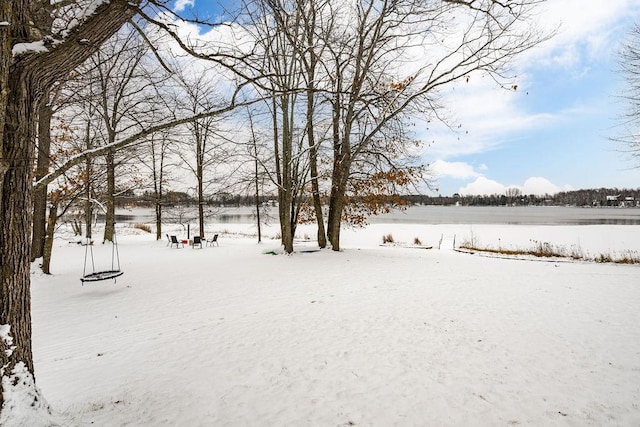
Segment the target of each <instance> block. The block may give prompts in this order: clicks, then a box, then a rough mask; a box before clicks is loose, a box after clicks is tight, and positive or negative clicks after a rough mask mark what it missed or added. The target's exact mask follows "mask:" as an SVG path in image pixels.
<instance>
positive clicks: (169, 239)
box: [165, 234, 171, 246]
mask: <svg viewBox="0 0 640 427" xmlns="http://www.w3.org/2000/svg"><path fill="white" fill-rule="evenodd" d="M165 236H167V246H169V245H170V244H171V237H169V235H168V234H165Z"/></svg>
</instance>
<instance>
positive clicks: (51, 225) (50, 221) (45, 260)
mask: <svg viewBox="0 0 640 427" xmlns="http://www.w3.org/2000/svg"><path fill="white" fill-rule="evenodd" d="M59 204H60V198H59V197H58V195H53V196H52V197H51V206H49V217H48V218H47V229H46V235H45V242H44V248H43V253H42V272H43V273H44V274H51V254H52V253H53V235H54V233H55V230H56V223H57V222H58V206H59Z"/></svg>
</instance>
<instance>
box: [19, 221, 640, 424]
mask: <svg viewBox="0 0 640 427" xmlns="http://www.w3.org/2000/svg"><path fill="white" fill-rule="evenodd" d="M241 228H242V226H240V225H236V226H229V227H225V230H222V229H221V230H220V231H227V232H230V231H239V230H240V229H241ZM245 229H246V230H245V231H250V230H249V228H248V227H246V226H245ZM309 230H310V231H309V233H308V234H310V235H313V231H312V229H309ZM460 230H462V231H460ZM468 230H469V227H468V226H467V227H466V228H464V227H462V226H460V227H458V229H455V227H454V226H440V227H438V226H411V227H409V226H404V228H403V226H400V225H391V226H389V225H384V224H378V225H372V226H370V227H369V228H367V229H366V230H359V231H353V232H351V231H347V232H345V234H344V237H343V245H344V247H345V248H346V249H345V250H344V251H343V252H341V253H334V252H332V251H319V252H310V253H296V254H294V255H292V256H284V255H281V256H273V255H265V254H264V252H265V251H267V250H269V249H275V248H277V247H278V243H277V241H274V240H266V241H265V242H264V243H262V244H260V245H258V244H256V242H255V239H254V238H249V237H239V236H237V235H233V234H222V235H221V237H220V247H213V248H211V247H207V248H204V249H202V250H200V249H191V248H188V247H187V248H184V249H175V248H174V249H172V248H169V247H167V246H166V241H158V242H156V241H155V240H153V236H152V235H149V234H138V235H136V234H135V233H130V234H129V235H127V234H128V233H126V232H125V231H126V230H119V233H120V234H119V253H120V259H121V266H122V269H123V270H124V271H125V274H124V275H123V276H122V277H120V278H118V280H117V283H114V282H113V281H104V282H98V283H89V284H85V285H84V286H81V283H80V280H79V277H80V275H81V273H82V263H83V257H84V248H83V247H81V246H79V245H73V244H68V243H66V241H65V240H64V239H59V240H57V241H56V247H55V249H54V257H53V263H52V271H53V272H54V275H53V276H44V275H42V274H40V273H38V270H37V269H36V268H34V269H33V275H32V279H33V286H32V288H33V296H32V298H33V301H32V304H33V325H34V326H33V327H34V359H35V368H36V378H37V382H38V385H39V387H40V388H41V389H42V390H43V392H44V396H45V397H46V398H47V399H48V401H49V403H50V404H51V405H52V406H53V408H54V409H55V410H56V411H58V412H59V419H60V423H61V424H62V425H65V426H67V425H68V426H87V425H96V426H125V425H130V426H213V425H215V426H227V425H229V426H303V425H309V426H347V425H361V426H392V425H398V426H412V425H416V426H424V425H439V426H449V425H450V426H461V425H487V426H495V425H536V426H541V425H545V426H548V425H574V426H584V425H593V426H601V425H638V424H640V327H638V325H640V267H638V266H625V265H611V264H589V263H566V262H531V261H518V260H504V259H494V258H487V257H480V256H477V255H467V254H461V253H457V252H454V251H452V250H451V249H450V246H451V245H452V242H453V234H455V233H459V234H458V236H460V235H461V234H465V233H466V232H467V231H468ZM496 230H497V231H496ZM504 230H505V228H504V227H503V228H496V227H490V226H486V227H484V228H482V227H478V228H476V229H475V230H474V233H476V234H477V235H478V237H479V238H480V239H481V240H482V239H486V240H487V243H488V242H489V241H491V240H492V239H493V240H495V239H496V238H501V239H502V240H504V237H501V236H505V234H504V233H505V232H506V233H507V234H508V235H514V236H526V235H528V236H531V237H529V238H538V237H537V236H536V235H535V234H536V233H537V232H538V231H540V230H543V231H544V229H540V227H538V228H536V227H527V226H514V227H511V228H509V229H507V230H506V231H504ZM554 230H555V232H551V234H554V235H555V236H556V237H557V238H561V237H562V236H564V235H568V236H570V237H568V238H567V239H568V242H569V243H571V241H574V240H572V239H575V237H571V236H573V235H572V234H571V233H578V234H579V235H580V236H581V240H580V242H581V244H582V245H585V248H584V249H585V250H594V251H598V250H606V249H608V248H609V246H607V247H605V248H604V249H602V248H600V247H592V246H589V245H591V243H590V242H597V243H598V244H600V245H603V244H604V245H607V242H608V241H616V242H620V241H622V240H624V239H631V240H633V241H635V242H636V243H635V244H636V245H638V244H639V243H637V242H638V241H640V239H639V238H638V236H639V234H640V226H592V227H591V226H590V227H555V228H554ZM389 232H392V233H394V236H396V238H398V239H400V238H404V239H405V240H406V241H410V239H412V238H413V237H414V235H418V234H420V233H422V235H421V239H422V240H423V242H424V243H428V244H431V245H434V246H435V248H434V249H431V250H418V249H410V248H390V247H381V246H380V245H379V243H380V242H381V240H380V238H381V236H382V234H383V233H389ZM302 234H304V230H302V231H301V235H302ZM441 236H444V241H443V245H442V249H440V250H438V249H437V245H438V242H439V239H440V237H441ZM560 243H562V242H560ZM594 244H596V243H594ZM307 245H308V244H307ZM100 246H101V245H97V246H96V248H95V250H96V253H95V257H96V260H98V259H99V258H108V256H109V255H108V254H106V253H104V254H101V253H100V249H105V248H101V247H100ZM626 248H628V249H633V250H638V249H639V248H638V247H629V245H626ZM96 262H97V261H96ZM97 267H98V266H97Z"/></svg>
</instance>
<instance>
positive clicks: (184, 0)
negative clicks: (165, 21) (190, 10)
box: [173, 0, 195, 12]
mask: <svg viewBox="0 0 640 427" xmlns="http://www.w3.org/2000/svg"><path fill="white" fill-rule="evenodd" d="M194 5H195V0H176V4H175V6H173V9H174V10H175V11H176V12H182V11H183V10H185V8H186V7H187V6H188V7H193V6H194Z"/></svg>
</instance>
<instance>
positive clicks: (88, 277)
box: [80, 227, 124, 286]
mask: <svg viewBox="0 0 640 427" xmlns="http://www.w3.org/2000/svg"><path fill="white" fill-rule="evenodd" d="M89 252H91V273H87V258H88V256H87V255H88V253H89ZM123 274H124V271H121V270H120V254H119V253H118V241H117V239H116V232H115V227H114V230H113V241H112V242H111V270H102V271H96V265H95V263H94V261H93V244H92V243H91V242H87V244H86V245H85V248H84V268H83V270H82V277H81V278H80V281H81V282H82V285H83V286H84V283H85V282H100V281H102V280H109V279H113V281H114V283H115V282H116V277H120V276H122V275H123Z"/></svg>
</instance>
